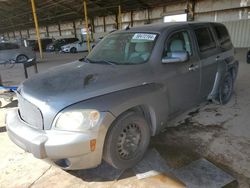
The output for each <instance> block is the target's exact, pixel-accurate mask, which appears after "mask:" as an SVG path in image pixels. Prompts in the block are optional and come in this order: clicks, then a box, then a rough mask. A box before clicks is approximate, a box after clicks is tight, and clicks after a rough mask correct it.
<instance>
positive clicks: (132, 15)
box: [130, 11, 134, 27]
mask: <svg viewBox="0 0 250 188" xmlns="http://www.w3.org/2000/svg"><path fill="white" fill-rule="evenodd" d="M130 26H131V27H133V26H134V12H133V11H131V12H130Z"/></svg>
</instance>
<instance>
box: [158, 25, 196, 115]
mask: <svg viewBox="0 0 250 188" xmlns="http://www.w3.org/2000/svg"><path fill="white" fill-rule="evenodd" d="M192 38H193V34H192V32H191V30H190V29H189V27H187V28H183V29H181V30H178V31H174V32H172V33H171V34H170V35H169V36H168V37H167V40H166V42H165V45H164V52H163V57H162V58H163V59H164V58H166V57H167V58H172V57H171V56H172V55H173V54H178V52H186V53H187V54H188V57H189V58H188V60H187V61H185V62H175V63H166V64H165V63H164V64H162V68H163V69H164V71H165V74H164V79H165V80H164V82H165V84H166V88H167V96H168V99H169V112H170V114H169V117H170V118H171V116H175V115H177V114H179V113H181V112H183V111H185V110H186V109H188V108H190V107H191V106H194V105H195V104H197V102H198V96H199V90H200V64H199V59H198V56H197V53H196V48H195V45H194V42H193V40H192Z"/></svg>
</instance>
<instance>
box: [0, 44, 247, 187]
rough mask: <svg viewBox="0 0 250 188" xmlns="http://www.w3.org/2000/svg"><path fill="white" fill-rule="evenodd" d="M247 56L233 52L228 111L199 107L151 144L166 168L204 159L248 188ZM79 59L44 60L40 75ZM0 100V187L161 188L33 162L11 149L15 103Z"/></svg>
mask: <svg viewBox="0 0 250 188" xmlns="http://www.w3.org/2000/svg"><path fill="white" fill-rule="evenodd" d="M245 54H246V51H245V50H240V49H239V50H237V57H238V59H239V60H240V69H239V75H238V78H237V81H236V84H235V93H234V95H233V97H232V99H231V101H230V102H229V103H228V104H227V105H224V106H221V105H218V104H209V103H207V104H202V105H200V106H198V107H197V108H195V109H193V110H191V111H190V112H189V113H188V114H187V115H183V116H182V117H180V118H179V119H178V122H177V124H176V127H173V128H168V129H166V130H165V131H164V132H162V133H161V134H160V135H158V136H156V137H154V138H152V142H151V146H152V147H154V148H156V149H157V150H158V151H159V153H160V154H161V155H162V156H163V157H164V158H165V160H166V161H167V163H168V165H169V166H171V167H173V168H178V167H181V166H183V165H184V164H188V163H190V162H191V161H193V160H195V159H198V158H200V157H204V158H206V159H208V160H209V161H211V162H213V163H214V164H216V165H218V166H220V167H221V168H222V169H224V170H225V171H227V172H229V173H230V174H232V175H233V176H234V177H236V178H237V180H238V182H239V187H242V188H248V187H250V116H249V112H250V84H249V80H250V65H249V64H247V63H246V62H245ZM82 55H83V54H76V55H75V54H74V56H73V57H72V56H68V55H65V54H64V55H63V58H62V57H59V55H57V56H53V55H51V54H47V55H46V58H47V59H46V58H45V60H43V62H41V63H40V64H39V69H40V70H41V71H45V70H46V69H47V68H48V67H51V66H54V65H58V64H61V63H66V62H67V61H70V60H71V59H77V58H79V57H81V56H82ZM51 58H54V59H53V60H52V61H53V62H54V63H51ZM62 59H63V60H62ZM0 100H1V101H2V107H0V143H1V147H0V159H1V162H0V187H156V186H157V187H164V184H163V181H162V179H161V178H158V179H143V180H138V179H137V178H136V176H134V175H131V172H130V171H126V172H125V173H124V174H125V175H123V176H122V177H118V178H115V179H114V180H112V179H111V180H110V179H108V180H104V179H103V178H101V177H102V175H101V174H98V176H97V177H95V178H94V179H93V178H92V179H91V178H90V179H89V178H87V177H86V173H85V171H74V172H66V171H63V170H61V169H59V168H57V167H55V166H51V165H50V164H48V163H46V162H44V161H41V160H37V159H35V158H34V157H33V156H32V155H31V154H28V153H25V152H23V151H22V150H21V149H19V148H18V147H17V146H15V145H14V144H13V143H12V142H11V141H10V140H9V139H8V137H7V134H6V132H5V128H4V126H5V124H4V116H5V113H6V111H7V110H8V109H10V108H12V107H15V106H16V105H17V103H16V101H14V102H12V103H9V102H6V101H5V100H3V98H1V94H0Z"/></svg>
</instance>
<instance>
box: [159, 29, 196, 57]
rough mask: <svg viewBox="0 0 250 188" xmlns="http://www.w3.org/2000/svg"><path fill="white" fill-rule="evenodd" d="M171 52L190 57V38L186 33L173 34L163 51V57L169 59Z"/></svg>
mask: <svg viewBox="0 0 250 188" xmlns="http://www.w3.org/2000/svg"><path fill="white" fill-rule="evenodd" d="M173 52H188V54H189V55H190V56H191V55H192V47H191V41H190V37H189V34H188V32H187V31H182V32H178V33H175V34H173V35H172V36H171V37H170V38H169V39H168V41H167V43H166V45H165V49H164V54H163V56H164V57H171V56H172V53H173Z"/></svg>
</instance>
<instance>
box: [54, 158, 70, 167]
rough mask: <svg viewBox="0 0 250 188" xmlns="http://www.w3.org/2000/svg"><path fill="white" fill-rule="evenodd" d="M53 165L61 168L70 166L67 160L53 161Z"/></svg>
mask: <svg viewBox="0 0 250 188" xmlns="http://www.w3.org/2000/svg"><path fill="white" fill-rule="evenodd" d="M54 163H55V164H56V165H58V166H60V167H62V168H68V167H69V166H70V165H71V163H70V161H69V160H68V159H59V160H56V161H54Z"/></svg>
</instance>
